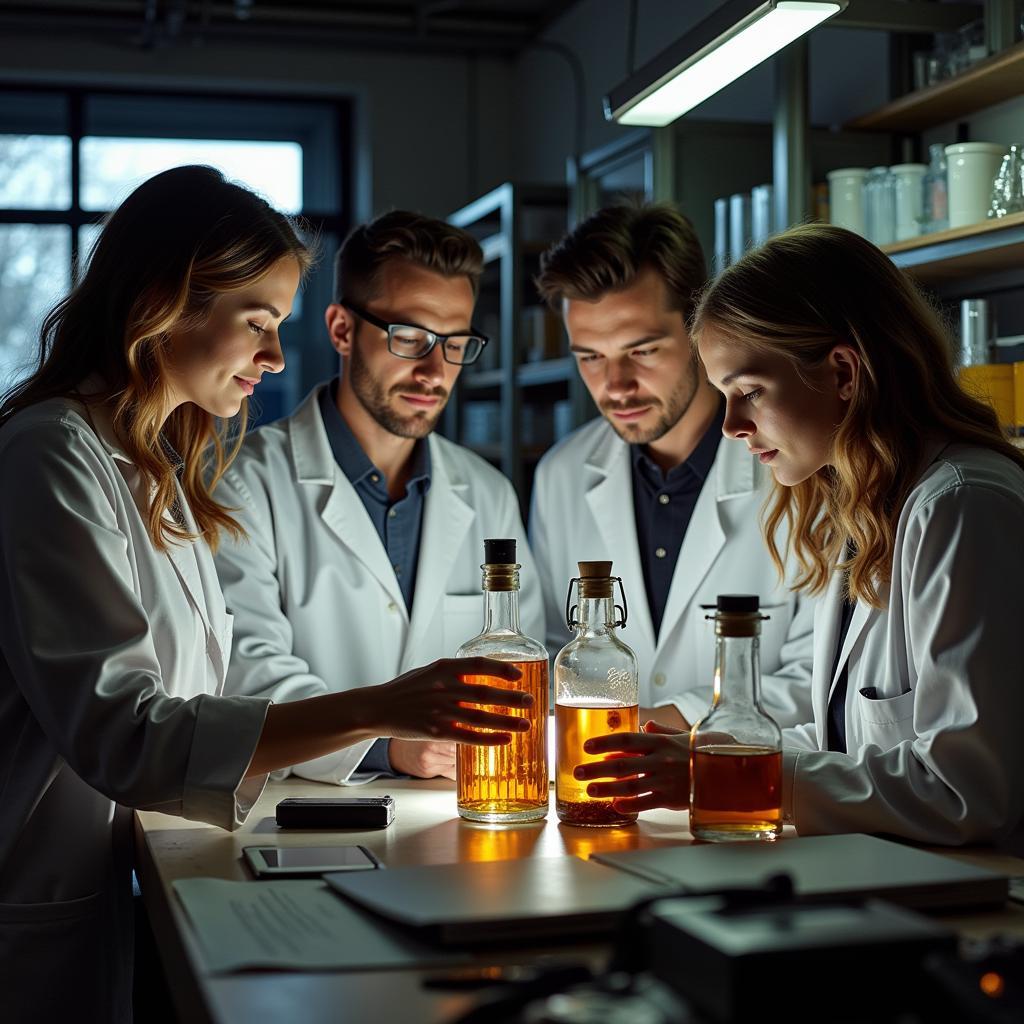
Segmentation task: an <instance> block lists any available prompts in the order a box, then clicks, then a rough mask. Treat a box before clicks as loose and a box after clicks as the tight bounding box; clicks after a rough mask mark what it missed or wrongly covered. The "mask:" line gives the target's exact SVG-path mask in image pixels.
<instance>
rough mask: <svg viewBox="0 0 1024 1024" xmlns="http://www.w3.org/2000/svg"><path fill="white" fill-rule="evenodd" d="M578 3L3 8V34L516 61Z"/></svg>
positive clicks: (55, 2) (41, 2)
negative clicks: (490, 56) (499, 56)
mask: <svg viewBox="0 0 1024 1024" xmlns="http://www.w3.org/2000/svg"><path fill="white" fill-rule="evenodd" d="M574 2H575V0H21V2H17V0H0V31H2V30H4V29H7V30H17V31H20V32H29V33H34V32H40V33H47V34H54V33H59V34H62V35H69V34H70V35H77V36H87V37H89V38H92V39H95V38H97V37H102V38H107V39H111V38H112V37H117V38H118V41H119V42H129V41H130V42H131V44H132V45H136V46H139V47H140V48H151V47H157V46H173V45H181V44H186V43H195V42H198V41H211V42H212V41H215V40H230V41H232V42H238V41H244V40H247V39H250V40H259V41H261V42H268V41H270V42H272V41H274V40H278V41H280V42H282V43H284V42H287V43H293V44H294V43H300V44H301V43H306V44H310V45H328V46H338V47H345V48H353V47H354V48H374V49H389V50H403V49H413V50H416V51H420V52H456V53H505V54H514V53H517V52H518V51H519V50H521V49H522V48H523V47H524V46H526V45H527V44H528V43H529V42H530V41H531V40H533V39H534V38H536V36H537V35H538V34H539V33H540V32H542V31H543V30H544V28H546V27H547V25H549V24H550V23H551V22H552V21H553V20H555V19H556V18H558V17H559V16H560V15H561V14H563V13H564V12H565V11H566V10H567V9H568V8H569V7H571V6H572V5H573V3H574Z"/></svg>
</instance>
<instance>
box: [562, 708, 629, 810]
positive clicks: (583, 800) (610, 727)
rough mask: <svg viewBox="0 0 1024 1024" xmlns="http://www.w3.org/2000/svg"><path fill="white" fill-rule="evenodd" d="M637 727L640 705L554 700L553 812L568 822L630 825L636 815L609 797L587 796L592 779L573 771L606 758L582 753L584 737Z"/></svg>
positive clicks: (585, 738)
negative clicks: (581, 777) (616, 805)
mask: <svg viewBox="0 0 1024 1024" xmlns="http://www.w3.org/2000/svg"><path fill="white" fill-rule="evenodd" d="M639 727H640V705H639V704H620V703H618V702H616V701H608V702H606V703H598V702H597V701H594V700H590V701H586V702H585V703H584V702H580V703H578V704H577V703H574V702H571V701H567V702H566V703H564V704H563V703H561V702H556V703H555V737H556V741H557V744H558V746H557V751H558V752H557V754H556V760H555V764H556V766H557V767H556V774H555V811H556V812H557V814H558V817H559V818H561V820H562V821H564V822H565V823H566V824H567V825H630V824H632V823H633V822H634V821H636V817H637V816H636V814H620V813H619V812H618V811H616V810H615V808H614V807H612V802H611V800H596V799H595V798H594V797H592V796H588V795H587V786H589V785H590V783H591V782H592V781H594V780H592V779H589V780H587V781H586V782H580V781H579V780H578V779H575V778H573V774H572V772H573V769H574V768H575V767H576V765H578V764H587V763H589V762H591V761H603V760H604V759H605V757H604V756H603V755H602V756H598V757H595V756H593V755H591V754H585V753H584V752H583V744H584V743H586V741H587V740H589V739H592V738H593V737H594V736H607V735H608V734H609V733H614V732H636V731H637V730H638V729H639Z"/></svg>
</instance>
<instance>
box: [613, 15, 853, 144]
mask: <svg viewBox="0 0 1024 1024" xmlns="http://www.w3.org/2000/svg"><path fill="white" fill-rule="evenodd" d="M846 5H847V0H728V2H727V3H725V4H723V5H722V6H721V7H720V8H719V9H718V10H717V11H715V12H714V13H713V14H711V15H709V16H708V17H707V18H705V19H704V20H703V21H702V22H700V23H699V24H698V25H696V26H694V28H693V29H692V30H691V31H689V32H688V33H687V34H686V35H685V36H683V37H682V38H681V39H679V40H678V41H677V42H675V43H673V44H672V45H671V46H670V47H668V49H666V50H663V51H662V52H661V53H659V54H658V55H657V56H656V57H655V58H654V59H653V60H651V61H649V62H648V63H647V64H645V65H644V66H643V67H642V68H640V70H639V71H637V72H636V73H635V74H634V75H632V76H631V77H630V78H628V79H627V80H626V81H625V82H623V83H622V84H621V85H619V86H617V87H616V88H615V89H613V90H612V91H611V92H610V93H609V94H608V95H607V96H605V98H604V113H605V117H606V118H607V119H608V120H609V121H618V122H619V124H626V125H649V126H651V127H655V128H661V127H662V126H664V125H666V124H669V123H670V122H671V121H674V120H675V119H676V118H677V117H680V116H681V115H683V114H685V113H686V112H687V111H688V110H692V109H693V108H694V107H695V106H697V104H698V103H703V102H704V100H706V99H707V98H708V97H709V96H713V95H714V94H715V93H716V92H718V91H719V90H720V89H723V88H724V87H725V86H727V85H728V84H729V83H730V82H734V81H735V80H736V79H737V78H739V77H740V76H741V75H745V74H746V73H747V72H748V71H749V70H750V69H751V68H754V67H757V65H758V64H760V63H762V62H763V61H765V60H767V59H768V58H769V57H771V56H772V54H774V53H778V52H779V50H782V49H784V48H785V47H787V46H788V45H789V44H790V43H792V42H793V41H794V40H795V39H799V38H800V36H802V35H804V34H805V33H807V32H810V31H811V29H812V28H815V27H816V26H817V25H820V24H821V23H822V22H823V21H827V20H828V19H829V18H831V17H833V16H834V15H836V14H838V13H839V12H840V11H842V10H843V9H844V8H845V7H846Z"/></svg>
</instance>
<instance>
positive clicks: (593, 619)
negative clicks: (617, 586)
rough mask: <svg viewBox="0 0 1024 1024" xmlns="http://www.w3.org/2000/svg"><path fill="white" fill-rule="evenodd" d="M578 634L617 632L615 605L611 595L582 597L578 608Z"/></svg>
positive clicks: (594, 634) (591, 634) (593, 634)
mask: <svg viewBox="0 0 1024 1024" xmlns="http://www.w3.org/2000/svg"><path fill="white" fill-rule="evenodd" d="M576 618H577V625H576V632H577V635H580V634H582V635H586V636H599V635H603V634H612V635H614V633H615V607H614V602H613V600H612V599H611V598H610V597H581V598H580V599H579V605H578V607H577V609H576Z"/></svg>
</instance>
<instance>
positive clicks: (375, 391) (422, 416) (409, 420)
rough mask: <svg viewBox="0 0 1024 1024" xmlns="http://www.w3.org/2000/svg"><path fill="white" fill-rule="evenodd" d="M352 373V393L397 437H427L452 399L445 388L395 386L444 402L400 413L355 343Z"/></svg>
mask: <svg viewBox="0 0 1024 1024" xmlns="http://www.w3.org/2000/svg"><path fill="white" fill-rule="evenodd" d="M348 374H349V383H350V384H351V385H352V393H353V394H354V395H355V396H356V398H357V399H358V400H359V404H360V405H361V406H362V407H363V408H364V409H365V410H366V411H367V412H368V413H369V414H370V416H371V417H372V418H373V420H374V422H376V423H377V424H378V425H379V426H381V427H383V428H384V429H385V430H386V431H388V433H390V434H394V435H395V436H396V437H409V438H421V437H426V436H427V435H428V434H429V433H431V431H433V429H434V427H436V426H437V421H438V420H439V419H440V418H441V413H442V412H444V407H445V405H446V404H447V402H448V392H447V391H446V390H445V389H444V388H441V387H438V388H433V389H422V388H416V387H415V386H412V385H398V386H397V387H395V388H392V389H391V394H392V395H394V394H398V392H400V391H401V392H405V393H406V394H420V395H430V396H432V397H436V398H438V399H440V401H439V402H438V406H437V409H435V410H434V411H433V412H427V411H426V410H424V411H422V412H413V413H410V414H409V415H408V416H403V415H401V413H399V412H396V411H395V409H394V408H392V406H391V404H390V401H389V394H388V393H387V392H385V391H384V389H383V388H382V387H381V386H380V384H379V383H378V382H377V381H376V380H375V379H374V377H373V375H372V374H371V373H370V371H369V369H368V368H367V366H366V363H365V362H364V360H363V357H362V355H361V354H360V352H359V346H358V345H353V346H352V351H351V353H350V355H349V357H348Z"/></svg>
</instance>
